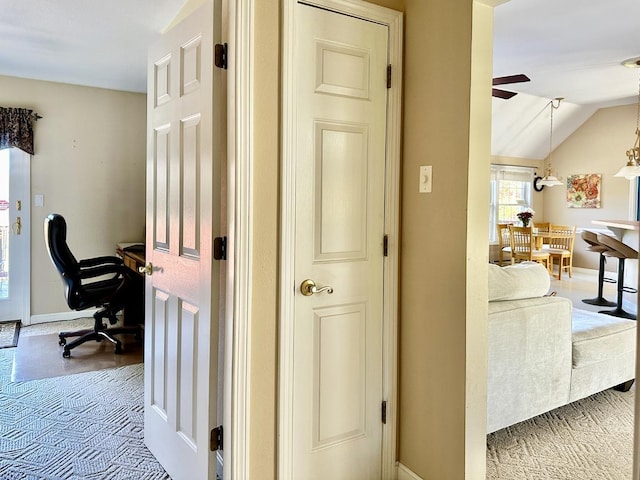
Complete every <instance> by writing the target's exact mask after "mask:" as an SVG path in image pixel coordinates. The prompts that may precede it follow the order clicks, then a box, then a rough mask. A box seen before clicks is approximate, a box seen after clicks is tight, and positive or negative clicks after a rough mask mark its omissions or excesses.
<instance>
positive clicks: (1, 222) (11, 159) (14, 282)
mask: <svg viewBox="0 0 640 480" xmlns="http://www.w3.org/2000/svg"><path fill="white" fill-rule="evenodd" d="M30 160H31V157H30V156H29V155H28V154H26V153H24V152H23V151H21V150H18V149H16V148H11V149H4V150H0V321H5V320H21V321H22V323H23V324H26V325H29V323H30V318H29V312H28V305H29V268H30V262H29V258H30V252H29V239H30V232H29V225H30V218H29V210H30V209H29V196H30V193H29V181H30V180H29V171H30V168H29V161H30Z"/></svg>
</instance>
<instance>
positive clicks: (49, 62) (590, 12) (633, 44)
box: [0, 0, 640, 159]
mask: <svg viewBox="0 0 640 480" xmlns="http://www.w3.org/2000/svg"><path fill="white" fill-rule="evenodd" d="M184 3H186V2H185V0H108V1H105V0H55V1H53V0H0V12H1V16H0V45H1V46H2V47H1V48H0V75H10V76H17V77H25V78H35V79H40V80H50V81H56V82H64V83H72V84H79V85H88V86H94V87H102V88H112V89H116V90H126V91H134V92H144V91H145V90H146V67H145V65H146V51H147V47H148V45H149V44H150V43H152V42H153V40H154V39H155V38H157V37H158V36H159V35H160V33H161V32H162V31H163V30H164V29H165V28H166V27H167V26H168V25H169V24H170V22H171V21H172V20H173V19H174V18H175V16H176V15H177V14H178V12H179V11H180V9H181V8H182V6H183V4H184ZM639 25H640V0H608V1H607V2H606V3H605V2H602V1H597V0H510V1H508V2H507V3H504V4H502V5H499V6H498V7H496V8H495V21H494V30H495V37H494V45H495V47H494V76H505V75H512V74H517V73H524V74H526V75H528V76H529V78H531V82H528V83H521V84H514V85H504V86H502V87H501V88H503V89H506V90H511V91H514V92H519V94H518V95H516V96H515V97H513V98H512V99H510V100H502V99H495V98H494V99H493V140H492V153H493V154H494V155H502V156H511V157H524V158H536V159H542V158H544V157H546V155H547V153H548V149H549V107H548V102H549V99H551V98H554V97H559V96H561V97H565V98H566V101H564V102H563V103H562V106H561V107H560V108H559V109H558V110H556V111H555V112H554V134H553V140H554V142H553V143H554V148H555V146H556V145H558V144H560V143H561V142H562V141H564V139H565V138H566V137H567V136H568V135H569V134H570V133H571V132H573V131H574V130H575V129H576V128H577V127H579V126H580V125H581V124H582V123H583V122H584V121H585V120H586V119H588V118H589V117H590V116H591V115H592V114H593V113H594V112H595V111H596V110H597V109H598V108H600V107H604V106H614V105H623V104H628V103H633V102H634V101H635V100H636V99H637V94H638V82H639V78H638V74H639V73H640V72H639V71H638V70H636V69H627V68H624V67H622V66H620V62H621V61H622V60H624V59H627V58H631V57H636V56H640V28H639ZM634 127H635V126H633V125H632V126H630V127H629V128H630V135H631V136H633V130H634Z"/></svg>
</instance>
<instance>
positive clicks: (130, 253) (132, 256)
mask: <svg viewBox="0 0 640 480" xmlns="http://www.w3.org/2000/svg"><path fill="white" fill-rule="evenodd" d="M138 245H142V250H140V249H139V248H137V246H138ZM132 247H134V248H132ZM144 253H145V252H144V244H141V243H118V244H116V254H117V255H118V256H119V257H120V258H122V261H123V262H124V264H125V266H126V267H129V268H130V269H131V270H133V271H134V272H136V273H138V274H139V275H143V274H141V273H140V272H139V271H138V267H144V266H145V260H144Z"/></svg>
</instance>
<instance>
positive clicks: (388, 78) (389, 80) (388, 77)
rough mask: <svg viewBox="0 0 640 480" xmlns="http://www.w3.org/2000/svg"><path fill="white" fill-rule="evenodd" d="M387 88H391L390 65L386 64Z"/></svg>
mask: <svg viewBox="0 0 640 480" xmlns="http://www.w3.org/2000/svg"><path fill="white" fill-rule="evenodd" d="M387 88H391V65H387Z"/></svg>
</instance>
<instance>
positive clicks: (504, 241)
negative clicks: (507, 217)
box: [497, 223, 511, 267]
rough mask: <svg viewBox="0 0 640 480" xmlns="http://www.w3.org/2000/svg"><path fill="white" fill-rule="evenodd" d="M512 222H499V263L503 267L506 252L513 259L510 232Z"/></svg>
mask: <svg viewBox="0 0 640 480" xmlns="http://www.w3.org/2000/svg"><path fill="white" fill-rule="evenodd" d="M509 225H511V224H510V223H498V224H497V228H498V265H500V266H501V267H502V266H503V265H504V262H505V254H507V255H508V256H509V260H511V235H510V234H509Z"/></svg>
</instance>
